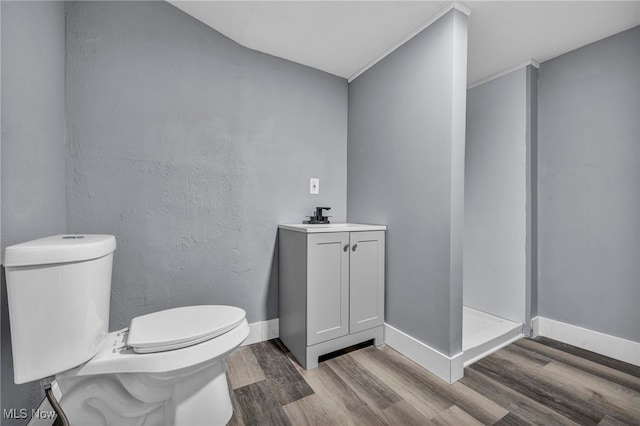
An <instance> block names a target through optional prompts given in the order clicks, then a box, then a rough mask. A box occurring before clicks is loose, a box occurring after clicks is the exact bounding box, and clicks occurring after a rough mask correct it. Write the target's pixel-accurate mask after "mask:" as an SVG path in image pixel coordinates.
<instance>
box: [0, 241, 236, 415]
mask: <svg viewBox="0 0 640 426" xmlns="http://www.w3.org/2000/svg"><path fill="white" fill-rule="evenodd" d="M114 250H115V238H114V237H113V236H109V235H74V236H69V235H64V236H63V235H57V236H53V237H47V238H43V239H40V240H36V241H31V242H28V243H23V244H18V245H15V246H11V247H7V249H6V251H5V268H6V278H7V295H8V301H9V316H10V322H11V339H12V345H13V358H14V379H15V382H16V383H17V384H20V383H25V382H28V381H32V380H39V379H43V378H51V377H53V378H54V379H55V381H56V382H57V384H58V386H59V388H60V390H61V393H62V397H61V399H60V405H61V406H62V408H63V410H64V411H65V414H66V415H67V417H68V419H69V421H70V423H71V424H72V425H76V424H77V425H211V424H226V423H227V422H228V420H229V419H230V418H231V416H232V412H233V411H232V405H231V400H230V396H229V388H228V384H227V379H226V364H225V358H226V357H227V356H228V355H229V354H230V353H231V352H232V351H233V350H234V349H235V348H237V347H238V346H239V345H240V344H241V343H242V342H243V341H244V340H245V339H246V338H247V336H248V335H249V325H248V324H247V320H246V315H245V312H244V310H242V309H240V308H237V307H232V306H224V305H199V306H188V307H179V308H174V309H168V310H164V311H159V312H154V313H151V314H148V315H143V316H140V317H136V318H133V319H132V320H131V323H130V324H129V327H127V328H124V329H122V330H118V331H114V332H110V333H109V332H107V330H108V328H107V327H108V320H109V317H108V315H109V299H110V286H111V266H112V259H113V251H114Z"/></svg>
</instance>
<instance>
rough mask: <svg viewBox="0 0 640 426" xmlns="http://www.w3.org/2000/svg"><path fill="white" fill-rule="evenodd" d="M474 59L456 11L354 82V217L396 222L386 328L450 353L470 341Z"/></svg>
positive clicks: (390, 241)
mask: <svg viewBox="0 0 640 426" xmlns="http://www.w3.org/2000/svg"><path fill="white" fill-rule="evenodd" d="M462 42H463V43H462ZM466 56H467V51H466V16H464V15H463V14H461V13H460V12H457V11H454V12H451V13H449V14H447V15H445V16H444V17H443V18H441V19H440V20H439V21H437V22H436V23H434V24H433V25H431V26H430V27H428V28H427V29H426V30H424V31H423V32H422V33H420V34H419V35H417V36H416V37H414V38H413V39H411V40H410V41H408V42H407V43H406V44H405V45H403V46H402V47H400V48H399V49H398V50H396V51H394V52H393V53H392V54H390V55H389V56H387V57H386V58H385V59H383V60H382V61H380V62H379V63H377V64H376V65H374V66H373V67H372V68H370V69H369V70H367V71H366V72H365V73H364V74H362V75H361V76H359V77H358V78H357V79H355V80H354V81H353V82H351V83H350V84H349V145H348V175H349V179H348V194H349V197H348V217H349V221H352V222H365V223H382V224H387V225H388V227H389V228H388V232H387V259H386V260H387V265H386V266H387V275H386V278H387V280H386V286H387V287H386V322H387V323H389V324H391V325H392V326H394V327H396V328H398V329H400V330H401V331H403V332H405V333H407V334H409V335H411V336H413V337H414V338H416V339H418V340H420V341H422V342H424V343H426V344H427V345H429V346H431V347H433V348H435V349H438V350H439V351H441V352H442V353H444V354H455V353H457V352H459V351H460V346H461V342H462V336H461V333H462V322H461V321H462V263H461V260H462V259H461V258H462V245H461V244H462V232H461V231H462V226H463V218H462V214H463V211H462V210H463V208H462V206H461V205H460V203H461V201H462V198H463V193H464V188H463V185H464V131H465V129H464V114H465V104H464V100H465V92H466ZM452 123H454V124H452ZM452 157H453V159H452ZM452 205H453V206H454V207H453V208H452ZM452 237H453V239H454V241H452ZM458 240H459V241H458ZM452 249H453V250H452Z"/></svg>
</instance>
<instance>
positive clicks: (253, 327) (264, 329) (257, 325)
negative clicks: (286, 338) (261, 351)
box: [241, 318, 280, 346]
mask: <svg viewBox="0 0 640 426" xmlns="http://www.w3.org/2000/svg"><path fill="white" fill-rule="evenodd" d="M249 330H250V331H249V337H247V340H245V341H244V342H243V343H242V345H241V346H246V345H251V344H253V343H259V342H264V341H265V340H271V339H275V338H276V337H278V336H280V320H279V319H278V318H274V319H270V320H267V321H258V322H253V323H251V324H249Z"/></svg>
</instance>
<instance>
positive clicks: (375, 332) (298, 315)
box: [278, 223, 386, 369]
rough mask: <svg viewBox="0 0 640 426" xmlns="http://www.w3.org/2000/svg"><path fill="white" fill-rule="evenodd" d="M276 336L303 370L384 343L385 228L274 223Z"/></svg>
mask: <svg viewBox="0 0 640 426" xmlns="http://www.w3.org/2000/svg"><path fill="white" fill-rule="evenodd" d="M278 228H279V231H278V235H279V274H280V288H279V302H280V340H282V342H283V343H284V344H285V345H286V346H287V348H288V349H289V350H290V351H291V353H292V354H293V356H294V357H295V358H296V359H297V360H298V362H299V363H300V365H302V367H304V368H305V369H311V368H315V367H317V366H318V356H320V355H324V354H327V353H330V352H333V351H336V350H338V349H342V348H345V347H348V346H352V345H354V344H357V343H361V342H364V341H367V340H371V339H373V340H374V344H375V345H376V346H379V345H381V344H382V342H383V322H384V259H385V230H386V226H381V225H362V224H353V223H337V224H322V225H311V224H300V225H298V224H292V225H279V227H278Z"/></svg>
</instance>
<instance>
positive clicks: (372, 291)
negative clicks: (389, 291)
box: [349, 231, 385, 333]
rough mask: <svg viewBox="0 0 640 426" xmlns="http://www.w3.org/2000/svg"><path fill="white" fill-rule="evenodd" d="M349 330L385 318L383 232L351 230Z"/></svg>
mask: <svg viewBox="0 0 640 426" xmlns="http://www.w3.org/2000/svg"><path fill="white" fill-rule="evenodd" d="M350 239H351V240H350V250H349V252H350V280H349V281H350V283H349V286H350V297H349V304H350V320H349V332H350V333H356V332H358V331H362V330H367V329H369V328H372V327H376V326H380V325H382V324H383V322H384V244H385V239H384V232H383V231H371V232H351V235H350Z"/></svg>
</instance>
